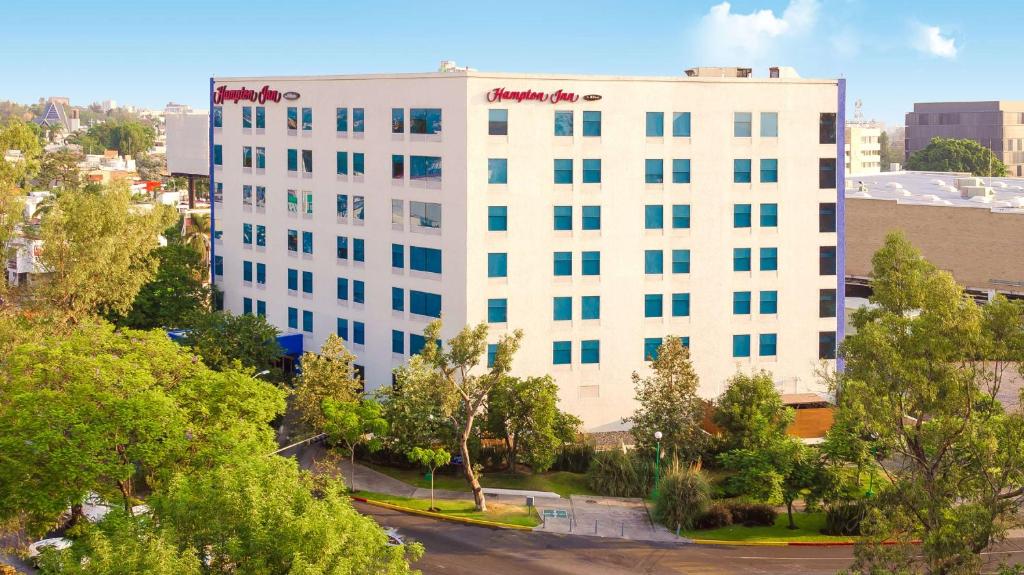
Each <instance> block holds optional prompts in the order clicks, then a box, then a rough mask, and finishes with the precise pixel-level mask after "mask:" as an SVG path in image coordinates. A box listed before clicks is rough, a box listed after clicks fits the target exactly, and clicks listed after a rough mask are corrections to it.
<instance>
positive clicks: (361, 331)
mask: <svg viewBox="0 0 1024 575" xmlns="http://www.w3.org/2000/svg"><path fill="white" fill-rule="evenodd" d="M352 343H354V344H356V345H363V344H365V343H366V324H364V323H363V322H361V321H354V322H352Z"/></svg>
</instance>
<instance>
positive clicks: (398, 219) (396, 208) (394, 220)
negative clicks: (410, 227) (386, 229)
mask: <svg viewBox="0 0 1024 575" xmlns="http://www.w3.org/2000/svg"><path fill="white" fill-rule="evenodd" d="M403 224H405V205H404V202H403V201H402V200H395V199H392V200H391V225H392V226H399V227H401V226H402V225H403Z"/></svg>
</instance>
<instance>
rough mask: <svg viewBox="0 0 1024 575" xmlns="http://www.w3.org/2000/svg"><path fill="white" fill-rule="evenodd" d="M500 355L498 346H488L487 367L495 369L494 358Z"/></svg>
mask: <svg viewBox="0 0 1024 575" xmlns="http://www.w3.org/2000/svg"><path fill="white" fill-rule="evenodd" d="M497 355H498V344H496V343H489V344H487V367H494V358H495V357H496V356H497Z"/></svg>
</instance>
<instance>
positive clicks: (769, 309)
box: [761, 290, 779, 314]
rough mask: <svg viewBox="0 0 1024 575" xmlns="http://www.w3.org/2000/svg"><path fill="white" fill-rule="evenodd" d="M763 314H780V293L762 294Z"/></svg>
mask: <svg viewBox="0 0 1024 575" xmlns="http://www.w3.org/2000/svg"><path fill="white" fill-rule="evenodd" d="M761 313H764V314H776V313H779V292H777V291H774V290H771V291H762V292H761Z"/></svg>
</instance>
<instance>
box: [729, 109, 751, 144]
mask: <svg viewBox="0 0 1024 575" xmlns="http://www.w3.org/2000/svg"><path fill="white" fill-rule="evenodd" d="M751 122H752V120H751V114H750V112H736V113H735V114H733V119H732V135H733V136H735V137H737V138H749V137H750V135H751V133H752V130H751Z"/></svg>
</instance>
